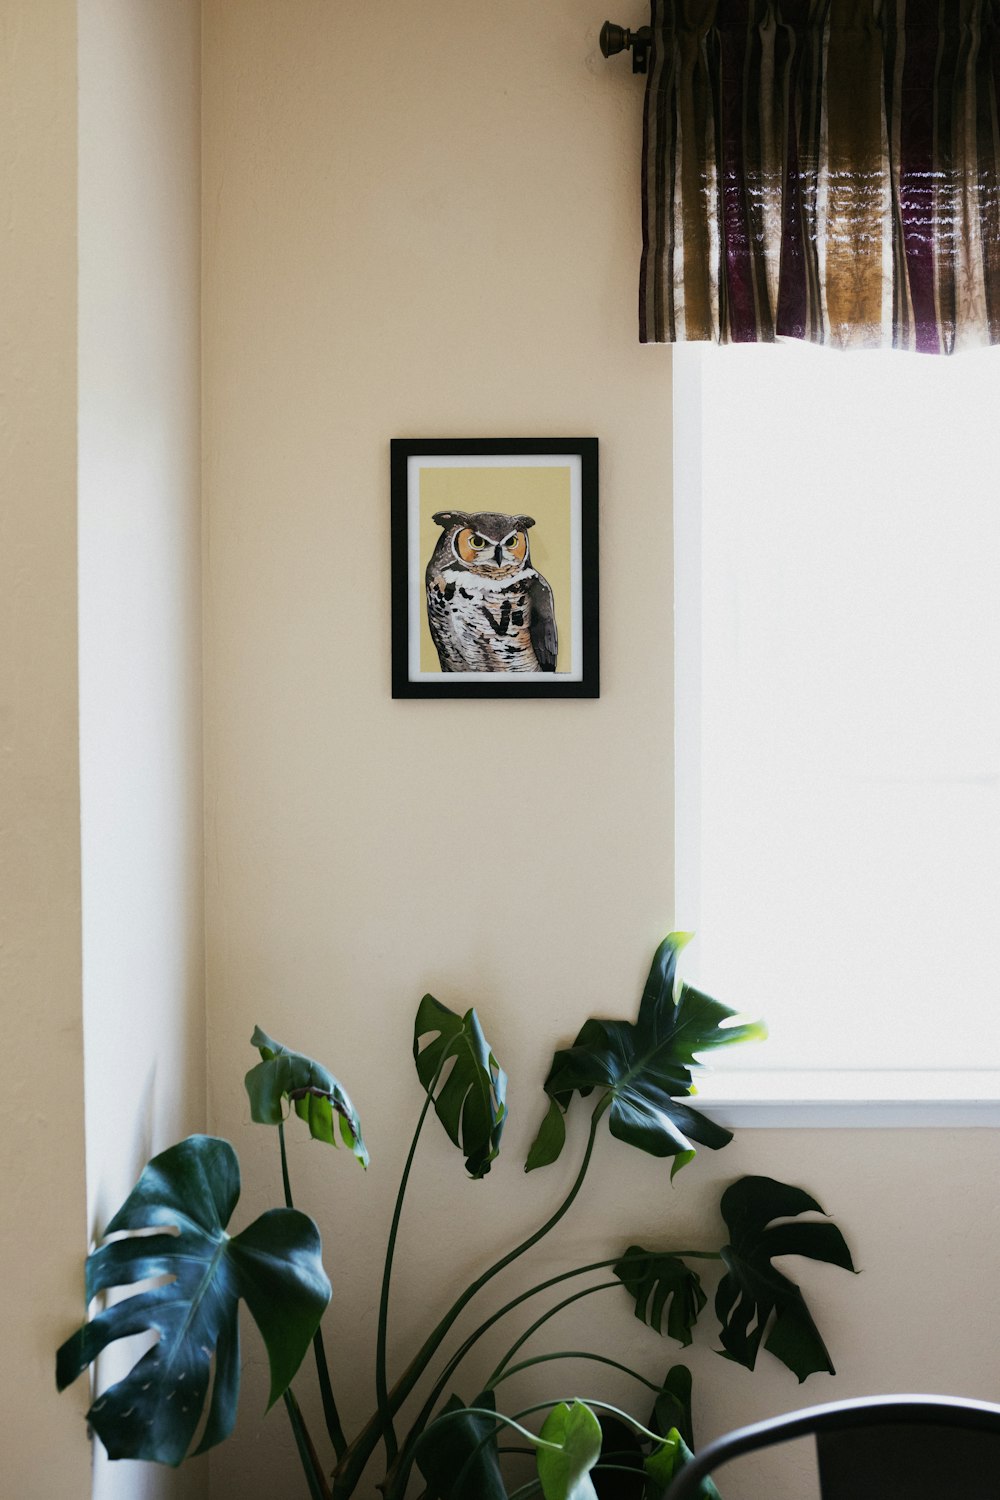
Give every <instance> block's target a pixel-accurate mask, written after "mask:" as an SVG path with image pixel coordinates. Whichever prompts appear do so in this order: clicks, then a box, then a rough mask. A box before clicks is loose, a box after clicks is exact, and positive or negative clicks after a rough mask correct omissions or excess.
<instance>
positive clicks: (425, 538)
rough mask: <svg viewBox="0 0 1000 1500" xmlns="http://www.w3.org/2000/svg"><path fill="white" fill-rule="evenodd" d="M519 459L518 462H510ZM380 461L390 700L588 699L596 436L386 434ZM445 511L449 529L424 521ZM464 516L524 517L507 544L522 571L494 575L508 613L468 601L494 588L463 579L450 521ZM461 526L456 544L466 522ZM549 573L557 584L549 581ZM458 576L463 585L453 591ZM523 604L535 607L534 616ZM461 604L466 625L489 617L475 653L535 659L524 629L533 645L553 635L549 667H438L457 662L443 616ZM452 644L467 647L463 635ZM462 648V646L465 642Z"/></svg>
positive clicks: (594, 684)
mask: <svg viewBox="0 0 1000 1500" xmlns="http://www.w3.org/2000/svg"><path fill="white" fill-rule="evenodd" d="M521 458H523V459H524V460H525V462H524V463H523V464H519V463H518V462H517V460H518V459H521ZM436 460H438V461H439V462H436ZM463 460H467V461H468V462H463ZM390 468H391V544H390V553H391V563H392V696H393V697H394V698H597V697H599V696H600V641H599V620H600V596H599V558H598V440H597V438H595V437H586V438H517V437H504V438H393V439H392V440H391V442H390ZM456 496H457V497H458V498H457V499H456V498H455V497H456ZM508 500H509V502H510V503H509V504H508V503H506V502H507V501H508ZM526 501H527V502H528V504H530V505H531V510H530V511H529V510H528V504H526V503H525V502H526ZM535 510H538V511H539V512H540V516H539V517H535V516H534V515H533V512H534V511H535ZM446 511H447V512H450V513H451V514H452V515H453V516H454V517H456V519H455V520H454V522H453V525H452V528H451V529H450V530H449V528H448V527H447V526H444V525H443V524H442V523H440V522H436V521H434V520H433V516H435V515H438V514H443V513H445V512H446ZM466 512H467V513H468V514H470V515H475V514H486V513H497V512H500V513H507V514H509V515H510V517H511V521H512V525H513V520H514V518H515V517H517V518H519V517H520V516H522V515H524V516H525V517H526V518H527V520H528V525H527V526H526V527H525V528H523V529H522V531H521V540H520V543H519V545H520V546H521V547H522V549H523V548H526V549H527V555H526V557H525V559H524V562H525V566H524V567H523V568H522V569H521V570H520V571H518V572H517V573H514V574H511V575H506V574H505V575H503V576H504V580H505V586H504V588H503V592H504V594H510V595H511V602H512V603H513V604H514V605H515V606H517V608H515V610H514V611H513V613H511V611H510V610H508V609H506V607H505V608H504V609H503V610H502V611H501V610H498V609H497V607H496V604H495V603H493V604H492V606H491V608H492V612H488V611H487V608H486V606H485V604H483V603H482V602H481V601H480V600H479V599H476V598H475V594H476V589H477V588H478V589H480V590H486V589H490V590H495V589H496V588H499V587H500V585H499V584H497V585H493V584H490V583H489V582H488V581H486V582H483V583H479V582H478V577H479V576H481V575H479V574H475V576H474V577H473V576H470V575H473V574H474V573H475V570H474V569H472V568H469V567H468V566H467V565H466V564H464V563H463V562H462V559H461V557H460V556H459V554H458V552H457V551H456V550H455V548H456V546H458V545H459V543H460V541H461V538H460V536H459V533H458V530H457V528H458V527H459V526H460V520H459V519H458V518H460V517H461V516H462V515H463V514H464V513H466ZM464 530H465V533H466V536H465V541H464V545H465V546H466V548H468V546H469V545H470V541H469V536H468V533H469V532H470V528H465V529H464ZM529 531H530V536H529V534H528V533H529ZM516 534H517V533H516V530H515V531H512V535H516ZM473 539H474V541H475V544H476V545H477V546H478V545H479V544H480V542H481V541H482V539H481V538H480V537H478V535H476V536H475V537H474V538H473ZM449 549H450V550H449ZM439 550H440V551H441V557H440V561H439V569H438V572H437V573H436V574H435V575H434V577H433V578H432V581H431V584H430V588H431V589H435V588H436V592H435V593H434V594H433V596H432V597H433V599H434V602H435V604H436V610H435V620H434V624H433V626H432V624H431V620H430V618H429V613H428V606H427V598H428V583H427V580H426V575H427V571H428V569H429V565H430V563H431V561H432V558H434V557H437V556H438V552H439ZM446 551H447V557H446V556H445V552H446ZM425 554H426V555H425ZM496 555H497V558H498V561H499V564H500V565H501V566H510V567H516V561H515V560H511V561H510V562H509V563H507V564H505V563H504V559H503V553H502V552H500V551H498V552H497V554H496ZM536 559H537V562H536ZM475 561H476V559H473V562H475ZM543 566H544V568H545V569H546V570H547V571H546V572H543ZM549 573H551V575H552V578H553V580H558V582H555V581H553V582H552V583H551V584H550V583H549V581H548V574H549ZM508 577H509V578H510V579H511V582H509V583H507V582H506V580H507V578H508ZM434 578H436V584H435V582H434ZM463 579H464V581H465V583H467V584H468V585H469V590H466V589H464V588H463V587H462V583H463ZM526 580H527V582H526ZM456 588H457V589H458V593H459V597H456ZM517 588H520V589H522V591H523V590H524V589H526V588H529V589H530V590H531V592H529V593H527V594H525V593H524V592H522V593H520V594H516V593H512V590H514V589H517ZM470 595H471V597H470ZM445 600H447V604H445ZM525 600H527V603H525ZM532 600H535V601H537V603H538V604H539V605H541V609H542V612H543V613H541V614H540V611H539V609H538V608H537V607H536V606H535V605H533V604H532ZM467 610H475V611H476V612H477V613H476V618H477V620H478V616H479V615H484V616H485V617H486V619H487V620H488V621H489V622H490V623H489V629H488V630H487V631H486V632H485V634H486V635H487V636H488V638H489V646H490V648H491V649H487V647H486V646H483V647H481V648H480V656H479V658H477V659H481V658H482V657H483V656H488V657H489V658H490V660H491V661H493V660H503V661H507V660H512V661H515V662H517V661H525V660H530V661H531V662H532V663H535V662H537V660H538V658H539V657H541V659H542V660H545V659H546V658H545V657H544V656H543V655H542V647H541V645H540V647H539V652H538V655H537V656H536V655H535V653H534V651H533V649H532V648H531V647H530V646H529V644H528V641H529V635H528V631H529V629H530V640H531V641H532V642H535V641H541V640H545V641H546V642H547V644H546V645H545V650H549V647H550V646H551V644H552V642H553V641H554V639H555V637H556V636H557V637H558V654H557V657H556V664H555V666H554V668H550V669H548V670H543V669H541V668H540V667H538V666H537V665H532V667H530V668H526V667H523V666H521V667H520V668H516V669H507V668H506V667H501V666H491V667H490V668H489V670H469V669H467V668H456V667H454V666H451V667H448V666H447V665H446V658H447V659H450V660H451V661H454V660H456V659H458V658H457V657H456V654H455V653H456V652H457V651H458V649H459V648H458V646H457V645H456V646H452V645H451V636H450V634H449V631H451V630H452V629H453V627H452V626H451V623H450V620H449V618H448V617H449V615H450V614H451V613H453V612H455V611H467ZM498 614H499V619H498V618H497V615H498ZM519 614H520V615H521V620H518V615H519ZM525 620H527V624H525V623H524V622H525ZM459 621H460V623H461V616H460V615H459ZM512 621H513V624H512V623H511V622H512ZM540 621H541V624H540V623H539V622H540ZM553 622H554V626H555V631H554V635H553V634H550V635H549V636H547V637H545V636H541V637H540V636H539V635H538V634H537V631H538V630H540V629H541V625H542V624H546V625H548V628H549V629H550V631H551V630H552V625H553ZM501 625H502V626H503V629H502V630H501ZM463 628H464V625H463ZM480 629H481V628H480ZM434 632H436V636H435V634H434ZM462 639H463V641H465V642H467V641H468V636H467V635H466V636H463V638H462ZM462 649H465V650H469V649H471V648H469V647H468V646H467V645H466V646H463V648H462ZM443 652H444V654H442V653H443ZM460 659H462V660H466V659H467V657H462V658H460Z"/></svg>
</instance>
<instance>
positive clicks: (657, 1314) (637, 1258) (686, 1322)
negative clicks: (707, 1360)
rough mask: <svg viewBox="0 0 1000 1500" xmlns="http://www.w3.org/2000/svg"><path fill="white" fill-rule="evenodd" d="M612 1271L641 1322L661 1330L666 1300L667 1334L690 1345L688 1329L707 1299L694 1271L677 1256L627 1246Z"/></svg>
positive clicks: (689, 1331)
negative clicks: (632, 1302) (667, 1309)
mask: <svg viewBox="0 0 1000 1500" xmlns="http://www.w3.org/2000/svg"><path fill="white" fill-rule="evenodd" d="M614 1274H615V1275H616V1276H617V1277H618V1280H619V1281H620V1282H621V1284H622V1286H624V1287H625V1288H626V1290H627V1291H628V1292H629V1293H630V1294H631V1296H632V1298H633V1300H634V1302H635V1315H636V1317H637V1318H639V1319H640V1320H641V1321H642V1322H643V1323H646V1324H648V1325H649V1327H650V1328H654V1329H655V1330H656V1332H657V1333H662V1332H663V1313H664V1310H665V1309H666V1306H667V1303H668V1301H669V1303H670V1310H669V1312H668V1313H667V1333H668V1334H669V1335H670V1337H671V1338H672V1339H676V1340H677V1342H678V1343H679V1344H690V1342H691V1330H692V1328H693V1327H694V1325H695V1324H696V1323H697V1321H698V1314H699V1313H700V1312H701V1310H702V1308H703V1307H704V1306H705V1302H706V1301H707V1298H706V1297H705V1293H704V1292H703V1291H702V1289H701V1281H700V1279H699V1277H698V1275H697V1273H696V1272H694V1271H692V1270H691V1268H690V1267H689V1266H687V1265H685V1263H684V1261H682V1260H680V1259H679V1257H678V1256H676V1255H658V1254H656V1253H654V1252H651V1251H648V1250H643V1248H642V1246H641V1245H630V1246H629V1248H628V1249H627V1250H626V1251H625V1254H624V1255H623V1256H622V1257H621V1259H620V1260H618V1261H616V1262H615V1265H614Z"/></svg>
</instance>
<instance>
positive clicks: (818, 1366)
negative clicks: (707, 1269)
mask: <svg viewBox="0 0 1000 1500" xmlns="http://www.w3.org/2000/svg"><path fill="white" fill-rule="evenodd" d="M720 1206H721V1209H722V1217H723V1218H724V1219H725V1221H726V1226H727V1228H728V1229H729V1235H730V1243H729V1244H728V1245H725V1246H723V1249H722V1259H723V1262H724V1264H725V1266H726V1275H725V1276H724V1277H723V1278H722V1281H721V1282H720V1283H719V1289H718V1292H717V1293H716V1297H715V1311H716V1313H717V1315H718V1318H719V1322H720V1323H721V1325H722V1329H721V1335H720V1336H721V1339H722V1350H721V1351H720V1352H721V1353H724V1354H725V1355H726V1356H727V1358H729V1359H733V1360H736V1362H737V1363H738V1364H741V1365H746V1367H747V1369H748V1370H752V1369H753V1367H754V1364H755V1362H756V1359H757V1351H758V1349H759V1348H760V1344H761V1340H763V1343H764V1348H765V1349H767V1350H769V1351H770V1353H771V1354H773V1355H775V1356H776V1358H778V1359H780V1360H781V1362H782V1364H785V1365H787V1366H788V1368H789V1369H790V1370H791V1371H792V1372H793V1373H794V1374H795V1375H797V1376H798V1378H799V1380H800V1381H802V1380H805V1378H806V1376H807V1375H811V1374H813V1372H814V1371H816V1370H828V1371H829V1372H830V1374H831V1375H833V1374H834V1373H835V1372H834V1368H833V1361H832V1360H831V1358H830V1355H829V1353H828V1352H827V1348H826V1345H825V1344H824V1342H823V1340H822V1338H821V1337H820V1334H819V1330H818V1328H817V1327H816V1324H815V1323H814V1322H813V1319H812V1314H811V1313H810V1312H809V1309H808V1307H807V1306H806V1302H805V1298H804V1297H803V1295H802V1293H801V1291H800V1290H799V1288H798V1287H797V1286H796V1284H795V1282H794V1281H789V1279H788V1277H787V1276H783V1275H782V1274H781V1272H780V1271H776V1270H775V1268H774V1266H773V1265H772V1264H771V1262H772V1260H773V1259H774V1257H775V1256H776V1255H804V1256H806V1257H807V1258H808V1259H809V1260H822V1261H828V1262H829V1263H830V1264H831V1265H835V1266H843V1267H844V1269H845V1270H847V1271H853V1270H854V1264H853V1262H852V1260H851V1252H850V1251H849V1250H848V1248H847V1245H846V1243H845V1241H844V1236H843V1235H842V1234H841V1232H840V1230H839V1229H838V1228H837V1227H836V1225H835V1224H818V1223H816V1222H815V1221H814V1220H807V1221H806V1222H804V1223H799V1224H777V1223H775V1222H774V1221H775V1220H776V1219H789V1218H793V1217H797V1216H798V1215H799V1214H804V1213H822V1212H823V1210H822V1209H821V1208H820V1206H819V1204H818V1203H817V1202H816V1200H815V1198H811V1197H810V1196H809V1194H808V1193H806V1192H803V1191H802V1189H801V1188H796V1187H789V1186H788V1185H787V1184H786V1183H784V1182H775V1181H774V1179H773V1178H771V1177H743V1178H741V1179H740V1181H739V1182H734V1183H733V1185H732V1186H731V1187H729V1188H727V1189H726V1191H725V1192H724V1193H723V1195H722V1202H721V1205H720Z"/></svg>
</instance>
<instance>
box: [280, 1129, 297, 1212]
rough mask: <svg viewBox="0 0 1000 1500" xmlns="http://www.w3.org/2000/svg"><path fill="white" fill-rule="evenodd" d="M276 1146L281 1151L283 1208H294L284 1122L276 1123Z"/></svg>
mask: <svg viewBox="0 0 1000 1500" xmlns="http://www.w3.org/2000/svg"><path fill="white" fill-rule="evenodd" d="M278 1146H279V1147H280V1149H281V1185H282V1187H283V1188H284V1189H285V1207H286V1208H294V1207H295V1204H294V1203H293V1202H292V1180H291V1178H290V1177H289V1175H288V1152H287V1151H286V1150H285V1122H284V1120H279V1121H278Z"/></svg>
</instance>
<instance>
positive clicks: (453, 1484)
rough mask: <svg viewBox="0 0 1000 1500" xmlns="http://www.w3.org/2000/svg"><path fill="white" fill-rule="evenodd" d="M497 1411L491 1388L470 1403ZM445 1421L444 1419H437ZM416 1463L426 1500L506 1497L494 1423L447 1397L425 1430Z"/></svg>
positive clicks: (502, 1499)
mask: <svg viewBox="0 0 1000 1500" xmlns="http://www.w3.org/2000/svg"><path fill="white" fill-rule="evenodd" d="M472 1404H473V1406H476V1407H486V1408H487V1409H489V1410H494V1411H495V1410H496V1402H495V1398H494V1396H493V1392H492V1391H484V1392H483V1394H482V1395H481V1396H477V1397H476V1399H475V1401H474V1402H473V1403H472ZM442 1419H446V1420H442ZM417 1467H418V1468H419V1469H420V1472H421V1473H422V1474H423V1476H424V1478H425V1479H426V1481H427V1495H426V1500H507V1490H506V1487H505V1485H504V1482H503V1478H502V1476H501V1474H500V1459H499V1456H498V1453H497V1438H496V1424H495V1423H493V1422H491V1421H490V1419H489V1417H484V1416H482V1415H481V1414H480V1413H479V1412H478V1411H470V1410H469V1409H468V1407H467V1406H466V1405H465V1403H464V1401H461V1400H460V1399H459V1398H458V1396H452V1397H451V1399H450V1401H448V1403H447V1405H446V1406H445V1407H444V1409H443V1411H442V1412H441V1416H440V1418H438V1420H436V1421H435V1422H432V1423H431V1425H430V1426H429V1427H428V1428H427V1429H426V1430H425V1432H424V1434H423V1437H422V1438H421V1439H420V1445H419V1447H418V1449H417Z"/></svg>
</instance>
